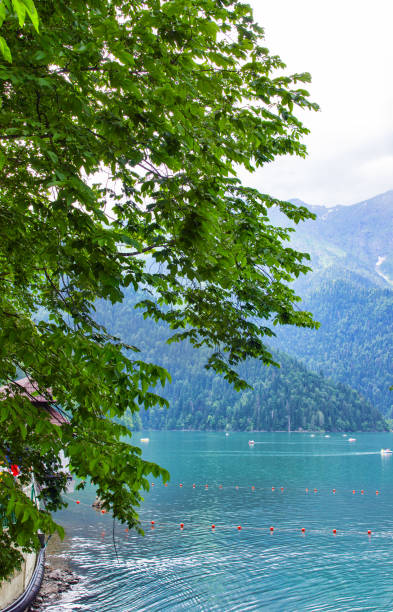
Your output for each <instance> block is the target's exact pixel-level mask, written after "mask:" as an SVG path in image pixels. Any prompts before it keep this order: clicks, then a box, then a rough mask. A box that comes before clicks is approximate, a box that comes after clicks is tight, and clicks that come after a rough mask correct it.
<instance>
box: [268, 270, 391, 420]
mask: <svg viewBox="0 0 393 612" xmlns="http://www.w3.org/2000/svg"><path fill="white" fill-rule="evenodd" d="M304 305H305V307H306V308H307V309H310V310H311V311H312V312H313V314H314V316H315V318H316V319H317V320H318V321H320V323H321V327H320V328H319V330H317V331H316V332H314V331H310V330H301V331H300V330H297V329H289V328H288V327H285V328H282V329H280V330H277V340H276V342H275V346H277V347H280V348H281V349H282V350H285V351H287V352H288V353H290V354H296V356H297V357H298V358H300V359H301V360H302V361H303V362H304V363H305V364H306V365H307V366H308V367H309V368H311V369H312V370H314V371H317V372H323V373H324V375H325V376H330V377H331V378H332V379H333V380H334V381H337V382H340V381H341V382H345V383H346V384H348V385H350V386H351V387H352V388H354V389H356V390H357V391H359V392H360V393H362V394H363V395H364V396H365V397H366V398H367V399H369V401H370V402H371V403H372V404H373V405H374V406H376V407H378V408H379V409H380V410H381V411H382V412H383V413H384V414H386V415H388V416H391V415H392V410H393V392H392V391H390V390H389V387H390V386H391V385H392V383H393V370H392V363H393V325H392V321H393V291H391V290H389V289H380V288H378V287H375V286H370V285H368V286H367V284H365V283H364V278H362V277H356V276H352V277H351V276H349V275H347V278H346V279H344V278H343V277H342V278H341V279H340V280H331V279H321V278H320V277H316V279H314V280H313V282H312V285H311V286H310V288H309V291H308V293H307V294H306V295H305V297H304Z"/></svg>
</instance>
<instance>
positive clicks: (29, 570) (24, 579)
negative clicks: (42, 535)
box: [0, 553, 37, 610]
mask: <svg viewBox="0 0 393 612" xmlns="http://www.w3.org/2000/svg"><path fill="white" fill-rule="evenodd" d="M23 556H24V559H25V560H24V562H23V563H22V568H21V570H20V571H19V572H15V573H14V575H13V576H12V578H10V579H9V580H4V581H3V582H2V583H1V584H0V610H2V609H3V608H5V607H6V606H8V605H9V604H10V603H12V602H13V601H15V599H17V598H18V597H19V596H20V595H22V593H23V591H24V590H25V589H26V588H27V585H28V584H29V582H30V580H31V577H32V575H33V572H34V568H35V564H36V561H37V554H36V553H25V554H24V555H23Z"/></svg>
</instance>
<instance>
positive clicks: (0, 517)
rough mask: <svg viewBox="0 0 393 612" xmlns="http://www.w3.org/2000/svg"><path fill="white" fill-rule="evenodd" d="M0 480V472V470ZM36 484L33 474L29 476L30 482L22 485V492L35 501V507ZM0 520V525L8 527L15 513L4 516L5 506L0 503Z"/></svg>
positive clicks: (14, 519)
mask: <svg viewBox="0 0 393 612" xmlns="http://www.w3.org/2000/svg"><path fill="white" fill-rule="evenodd" d="M0 481H1V472H0ZM36 488H37V485H36V483H35V479H34V475H33V474H32V476H31V483H30V484H29V485H27V486H26V487H23V492H24V493H25V494H26V496H27V497H30V499H31V501H32V502H34V503H35V505H36V506H37V507H39V499H38V493H37V491H36ZM0 522H1V525H2V527H8V526H9V525H10V524H14V523H15V522H16V516H15V513H14V512H12V513H11V516H9V517H8V516H6V512H5V508H4V507H2V506H1V505H0Z"/></svg>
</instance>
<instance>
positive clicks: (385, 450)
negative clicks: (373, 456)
mask: <svg viewBox="0 0 393 612" xmlns="http://www.w3.org/2000/svg"><path fill="white" fill-rule="evenodd" d="M392 453H393V451H391V450H390V448H381V455H391V454H392Z"/></svg>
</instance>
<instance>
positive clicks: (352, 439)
mask: <svg viewBox="0 0 393 612" xmlns="http://www.w3.org/2000/svg"><path fill="white" fill-rule="evenodd" d="M348 442H356V438H348Z"/></svg>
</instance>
